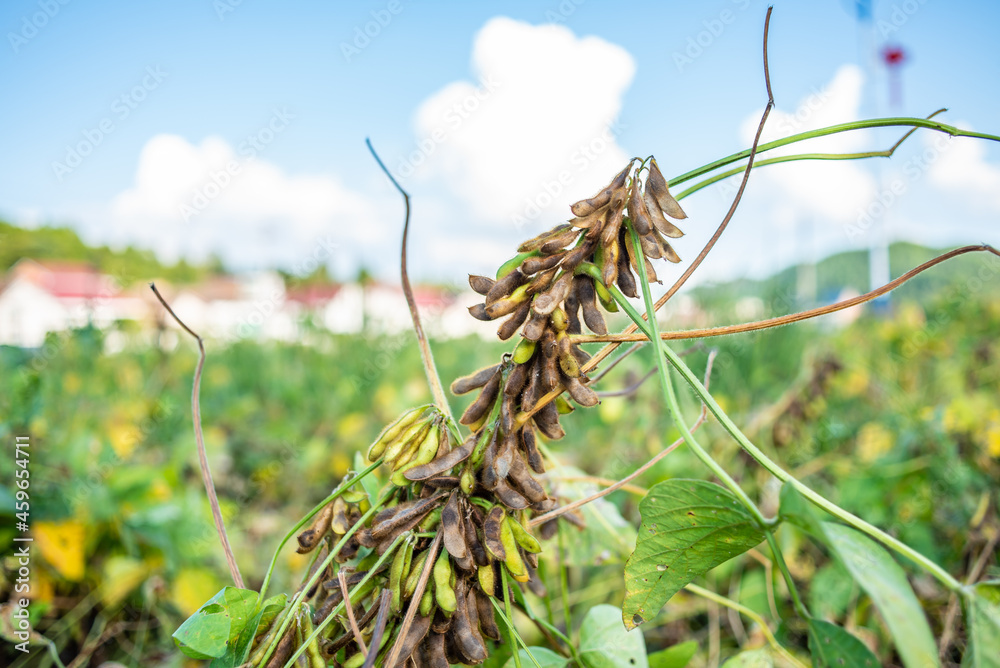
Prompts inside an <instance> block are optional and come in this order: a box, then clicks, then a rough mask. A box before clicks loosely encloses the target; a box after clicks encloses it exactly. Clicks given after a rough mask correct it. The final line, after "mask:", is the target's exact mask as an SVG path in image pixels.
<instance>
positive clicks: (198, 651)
mask: <svg viewBox="0 0 1000 668" xmlns="http://www.w3.org/2000/svg"><path fill="white" fill-rule="evenodd" d="M258 598H259V595H258V594H257V592H255V591H251V590H249V589H239V588H237V587H225V588H224V589H223V590H222V591H220V592H219V593H218V594H216V595H215V596H213V597H212V598H211V599H209V601H208V602H207V603H205V605H203V606H202V607H201V608H200V609H199V610H198V611H197V612H196V613H194V614H193V615H191V616H190V617H188V618H187V620H185V621H184V623H183V624H181V625H180V628H178V629H177V630H176V631H174V634H173V638H174V642H175V643H176V644H177V647H178V648H180V650H181V651H182V652H183V653H184V654H186V655H187V656H189V657H191V658H192V659H203V660H207V659H218V658H221V657H223V656H225V655H226V653H227V651H228V648H229V647H235V646H236V640H237V639H238V638H239V635H240V633H241V632H242V631H243V629H244V628H245V627H246V626H247V624H248V623H249V622H250V621H251V619H252V618H253V617H254V610H255V609H256V607H257V599H258ZM254 628H256V627H254Z"/></svg>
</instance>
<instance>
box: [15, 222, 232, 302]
mask: <svg viewBox="0 0 1000 668" xmlns="http://www.w3.org/2000/svg"><path fill="white" fill-rule="evenodd" d="M25 257H28V258H32V259H34V260H59V261H69V262H85V263H87V264H90V265H92V266H93V267H94V268H96V269H97V270H98V271H100V272H102V273H105V274H109V275H113V276H135V277H143V276H150V277H160V278H164V279H166V280H168V281H170V282H172V283H175V284H186V283H196V282H198V281H200V280H201V279H203V278H205V277H206V276H208V275H210V274H213V273H222V272H223V271H224V268H223V267H222V264H221V262H218V261H215V262H212V263H209V264H208V265H205V266H197V265H191V264H188V263H187V262H185V261H184V260H181V261H180V262H178V263H176V264H163V263H161V262H160V261H159V260H158V259H157V257H156V255H155V254H154V253H153V251H150V250H141V249H138V248H133V247H131V246H127V247H126V248H124V249H122V250H114V249H112V248H109V247H108V246H88V245H87V244H86V243H84V242H83V240H82V239H80V236H79V235H78V234H77V233H76V231H75V230H73V229H72V228H69V227H48V226H46V227H38V228H34V229H28V228H23V227H17V226H15V225H11V224H9V223H6V222H4V221H0V273H3V272H6V271H7V270H8V269H10V268H11V267H12V266H14V264H15V263H16V262H17V261H18V260H20V259H21V258H25ZM136 280H139V278H136ZM123 287H127V285H125V286H123Z"/></svg>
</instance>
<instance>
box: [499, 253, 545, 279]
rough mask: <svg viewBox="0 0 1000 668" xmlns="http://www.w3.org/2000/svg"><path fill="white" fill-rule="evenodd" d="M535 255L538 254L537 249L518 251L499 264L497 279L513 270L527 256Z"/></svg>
mask: <svg viewBox="0 0 1000 668" xmlns="http://www.w3.org/2000/svg"><path fill="white" fill-rule="evenodd" d="M535 255H538V251H531V252H529V253H518V254H517V255H515V256H514V257H512V258H511V259H509V260H507V261H506V262H504V263H503V264H502V265H500V268H499V269H497V280H498V281H499V280H500V279H501V278H503V277H504V276H506V275H507V274H509V273H510V272H512V271H514V270H515V269H517V268H518V267H520V266H521V263H522V262H524V261H525V260H527V259H528V258H529V257H534V256H535Z"/></svg>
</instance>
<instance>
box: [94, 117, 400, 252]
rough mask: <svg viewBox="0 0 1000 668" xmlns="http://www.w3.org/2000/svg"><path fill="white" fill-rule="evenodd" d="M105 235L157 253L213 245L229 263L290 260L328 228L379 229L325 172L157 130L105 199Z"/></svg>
mask: <svg viewBox="0 0 1000 668" xmlns="http://www.w3.org/2000/svg"><path fill="white" fill-rule="evenodd" d="M110 216H111V223H112V227H113V232H112V233H111V237H112V241H113V242H119V243H137V244H139V245H142V246H146V247H150V248H154V249H156V251H157V252H158V253H159V254H161V255H163V256H164V257H168V258H174V257H179V256H182V255H183V256H189V257H195V258H200V257H205V256H206V255H207V254H208V253H210V252H212V251H221V252H222V253H223V257H224V258H225V259H226V260H228V261H230V262H232V263H233V264H234V265H236V266H248V265H255V264H288V263H295V262H296V261H297V260H298V259H301V258H300V257H299V256H300V255H302V254H303V253H308V252H311V249H312V246H314V245H315V243H316V240H317V238H319V237H321V236H324V235H329V236H331V237H332V238H333V239H334V240H335V242H336V243H337V244H338V246H341V247H344V248H345V249H346V250H350V249H349V248H348V247H349V246H351V245H352V244H354V245H357V244H363V243H364V242H365V241H372V240H375V239H377V238H378V237H379V236H380V234H381V232H380V230H384V228H381V226H380V225H379V223H378V216H377V214H376V212H373V211H372V209H371V207H370V206H369V204H368V203H367V202H366V200H365V199H364V198H363V197H361V196H360V195H358V194H356V193H354V192H352V191H350V190H349V189H347V188H346V187H345V186H344V185H343V184H342V183H341V182H340V181H339V180H338V179H337V178H335V177H333V176H329V175H290V174H287V173H285V172H284V171H282V170H281V169H280V168H279V167H277V166H275V165H274V164H272V163H270V162H267V161H266V160H264V159H262V158H261V157H258V156H253V157H251V156H249V155H247V153H246V152H245V151H240V154H238V153H237V151H235V150H234V149H233V147H231V146H230V145H229V144H228V143H227V142H225V141H224V140H222V139H220V138H218V137H209V138H207V139H205V140H204V141H202V142H201V144H199V145H194V144H191V143H189V142H188V141H187V140H186V139H184V138H182V137H179V136H176V135H166V134H161V135H157V136H155V137H153V138H152V139H150V140H149V141H148V142H147V143H146V145H145V146H144V147H143V149H142V153H141V155H140V158H139V165H138V168H137V171H136V177H135V185H134V186H133V187H132V188H130V189H128V190H126V191H124V192H122V193H120V194H119V195H117V196H116V197H115V198H114V200H113V201H112V203H111V214H110Z"/></svg>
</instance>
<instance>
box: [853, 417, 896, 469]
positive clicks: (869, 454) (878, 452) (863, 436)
mask: <svg viewBox="0 0 1000 668" xmlns="http://www.w3.org/2000/svg"><path fill="white" fill-rule="evenodd" d="M894 441H895V438H894V437H893V435H892V432H890V431H889V430H888V429H886V428H885V427H884V426H882V425H881V424H879V423H878V422H869V423H868V424H866V425H865V426H863V427H861V431H859V432H858V440H857V450H858V456H859V457H861V461H863V462H872V461H875V460H876V459H878V458H879V457H881V456H882V455H884V454H885V453H887V452H889V451H890V450H892V446H893V443H894Z"/></svg>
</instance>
